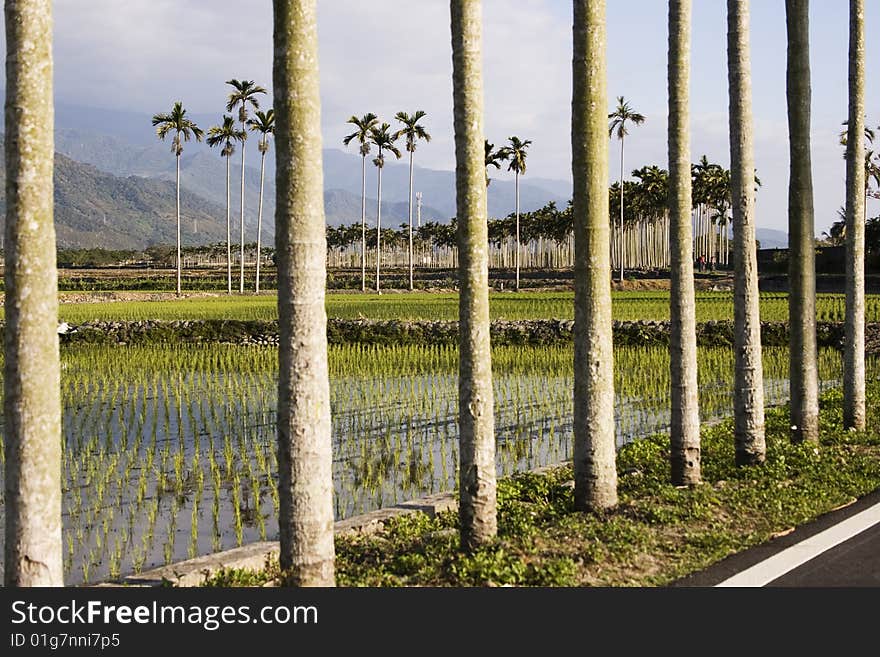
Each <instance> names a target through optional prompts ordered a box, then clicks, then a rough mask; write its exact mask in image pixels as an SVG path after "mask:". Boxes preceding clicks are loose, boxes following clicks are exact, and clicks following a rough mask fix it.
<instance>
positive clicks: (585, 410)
mask: <svg viewBox="0 0 880 657" xmlns="http://www.w3.org/2000/svg"><path fill="white" fill-rule="evenodd" d="M605 32H606V30H605V0H574V25H573V41H574V44H573V46H574V57H573V60H572V76H573V95H572V99H573V100H572V123H571V152H572V175H573V178H574V193H573V210H572V212H573V216H574V237H575V288H574V289H575V292H574V294H575V303H574V486H575V488H574V501H575V507H576V508H577V509H579V510H583V511H587V510H599V509H607V508H611V507H614V506H616V505H617V466H616V457H617V449H616V441H615V435H614V370H613V368H614V358H613V351H612V345H611V286H610V285H609V280H608V272H609V270H610V264H611V263H610V242H609V231H610V227H609V221H608V219H609V218H608V127H607V114H606V112H605V108H606V107H607V106H608V90H607V82H606V68H605V66H606V64H605V47H606V46H605Z"/></svg>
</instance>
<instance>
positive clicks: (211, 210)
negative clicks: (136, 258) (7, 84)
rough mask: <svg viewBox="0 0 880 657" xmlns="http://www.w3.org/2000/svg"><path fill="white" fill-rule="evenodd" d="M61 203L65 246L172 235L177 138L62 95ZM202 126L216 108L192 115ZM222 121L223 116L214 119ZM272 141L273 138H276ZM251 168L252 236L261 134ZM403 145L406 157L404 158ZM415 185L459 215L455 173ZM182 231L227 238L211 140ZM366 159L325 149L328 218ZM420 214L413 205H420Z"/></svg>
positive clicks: (422, 175) (502, 209)
mask: <svg viewBox="0 0 880 657" xmlns="http://www.w3.org/2000/svg"><path fill="white" fill-rule="evenodd" d="M55 118H56V124H55V148H56V151H57V152H58V155H57V156H56V170H55V187H56V189H55V201H56V211H55V212H56V227H57V239H58V244H59V246H61V247H95V246H102V247H105V248H117V249H121V248H145V247H147V246H150V245H151V244H158V243H165V244H169V243H173V242H174V238H175V236H174V228H175V227H174V223H175V222H174V178H175V158H174V155H173V154H172V153H171V150H170V143H165V142H160V141H159V140H158V139H156V137H155V132H154V129H153V127H152V125H151V121H150V116H149V115H146V114H138V113H135V112H120V111H115V110H106V109H93V108H83V107H78V106H73V105H66V104H63V103H56V113H55ZM193 120H194V121H196V123H198V124H199V125H200V126H201V127H202V128H203V129H206V128H207V127H208V126H209V125H210V123H211V122H212V118H211V117H210V116H201V115H193ZM214 122H216V121H214ZM272 146H274V144H272ZM246 155H247V158H246V166H245V194H246V197H245V202H246V205H245V235H246V240H248V241H253V240H255V239H256V225H257V206H258V199H259V194H260V154H259V152H258V150H257V148H256V139H254V137H253V136H252V137H251V139H250V140H249V141H248V142H247V149H246ZM406 155H407V154H406V153H404V158H406ZM418 155H419V153H418V151H416V153H415V158H416V160H415V161H416V165H415V167H414V180H415V184H414V190H415V191H419V192H421V193H422V198H423V203H422V206H421V221H422V222H427V221H439V222H448V221H449V219H450V218H451V217H453V216H454V215H455V212H456V209H455V172H454V171H443V170H436V169H428V168H423V167H420V166H418V164H417V162H418ZM370 159H371V158H370V157H369V156H368V159H367V202H366V203H367V206H366V207H367V210H366V215H367V223H368V226H369V225H372V226H375V221H376V196H375V184H376V173H375V171H376V169H375V167H374V166H373V165H372V164H371V161H370ZM180 164H181V178H180V180H181V188H182V194H181V213H182V217H183V219H182V221H181V230H182V240H183V243H184V244H204V243H213V242H220V241H225V239H226V207H225V204H226V162H225V161H224V159H223V158H222V157H220V155H219V153H218V151H216V150H213V149H210V148H208V147H207V146H206V145H205V144H204V143H197V142H195V141H189V142H186V143H185V144H184V151H183V154H182V156H181V163H180ZM274 165H275V162H274V152H273V151H272V149H271V147H270V151H269V154H268V155H267V157H266V158H265V169H266V170H265V178H264V188H263V227H264V228H263V230H264V232H263V240H264V243H266V244H270V243H271V242H272V240H273V239H274V212H275V207H274V206H275V185H274V175H275V171H274V169H275V166H274ZM361 166H362V160H361V157H360V156H359V155H358V154H356V153H354V152H345V151H342V150H339V149H334V148H326V149H324V151H323V168H324V187H325V193H324V205H325V214H326V218H327V223H328V224H329V225H340V224H350V223H359V222H360V219H361V180H362V170H361ZM240 176H241V155H240V151H239V152H236V153H235V154H234V155H233V156H232V158H231V161H230V190H229V193H230V205H231V209H230V214H231V222H232V234H233V241H237V240H236V236H237V235H238V230H239V228H238V226H239V217H240V193H239V186H240ZM408 191H409V166H408V161H406V160H405V159H404V160H401V161H399V162H398V161H394V160H390V159H386V164H385V167H384V169H383V174H382V199H383V201H382V224H383V226H386V227H398V226H400V225H401V224H405V223H406V222H407V219H408V202H407V195H408ZM570 198H571V183H569V182H567V181H562V180H553V179H547V178H540V177H530V176H522V177H521V179H520V208H521V210H522V211H524V212H526V211H530V210H534V209H537V208H539V207H542V206H543V205H545V204H546V203H548V202H549V201H554V202H556V204H557V205H558V206H560V207H565V205H566V204H567V203H568V200H569V199H570ZM513 209H514V183H513V182H512V181H508V180H499V179H496V180H493V181H492V183H491V185H490V186H489V189H488V210H489V216H491V217H503V216H506V215H507V214H509V213H511V212H513ZM413 221H414V223H415V221H416V209H415V208H414V209H413ZM758 239H759V240H760V241H761V245H762V247H765V248H767V247H769V248H772V247H774V246H785V245H786V244H787V236H786V235H785V233H782V232H780V231H769V230H761V229H758Z"/></svg>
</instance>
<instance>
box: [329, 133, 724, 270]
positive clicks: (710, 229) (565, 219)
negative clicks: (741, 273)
mask: <svg viewBox="0 0 880 657" xmlns="http://www.w3.org/2000/svg"><path fill="white" fill-rule="evenodd" d="M514 139H515V138H514ZM517 141H518V140H517ZM526 143H527V142H526ZM485 144H486V146H485V148H486V153H490V152H492V153H493V155H495V157H496V158H498V159H499V160H501V161H503V160H504V159H506V158H507V157H508V155H507V153H506V151H505V148H506V147H505V148H503V149H498V150H494V145H492V144H490V143H489V142H488V141H486V142H485ZM524 157H525V155H524V151H522V152H521V157H520V158H517V159H519V160H520V161H522V162H523V164H522V167H524V166H525V164H524ZM514 161H516V160H514ZM495 166H500V165H498V164H497V161H496V164H495ZM632 176H633V180H626V181H624V187H625V189H626V199H627V203H626V206H625V210H624V212H620V206H619V202H620V196H621V195H620V183H619V182H615V183H614V184H612V186H611V187H610V188H609V203H610V206H611V214H612V216H614V217H619V216H621V215H622V217H623V223H622V225H623V230H622V231H621V230H619V229H618V227H617V225H616V221H617V220H616V219H614V220H612V225H611V230H612V243H613V244H615V247H614V248H613V249H612V261H613V263H619V264H624V263H625V264H626V265H628V266H630V267H634V268H639V269H646V268H650V269H656V268H665V267H667V266H669V262H670V259H669V239H668V236H669V227H668V223H669V216H668V212H667V195H668V189H669V174H668V172H667V171H666V169H662V168H660V167H659V166H656V165H653V166H644V167H642V168H641V169H636V170H633V171H632ZM691 178H692V188H693V194H692V215H693V218H692V221H693V224H694V225H693V233H694V235H695V239H694V240H693V244H694V247H693V254H692V255H693V259H694V260H697V259H698V258H699V257H700V256H703V258H704V260H705V262H706V263H709V262H710V261H714V262H716V263H717V264H719V265H726V264H727V261H728V258H727V253H728V246H729V244H728V233H729V224H730V216H729V209H730V206H731V199H730V171H729V170H728V169H725V168H724V167H722V166H721V165H719V164H715V163H710V162H709V160H708V158H707V157H706V156H705V155H703V156H702V157H701V158H700V160H699V162H698V163H694V164H691ZM487 179H488V178H487ZM455 225H457V224H456V223H455V221H454V219H453V223H452V229H451V234H452V239H451V241H450V238H449V234H450V229H449V225H446V224H440V223H435V222H426V223H425V224H424V225H422V226H419V227H418V228H417V229H416V230H415V231H414V232H413V233H411V237H410V245H412V243H413V242H415V244H416V245H417V246H418V247H419V249H425V248H429V249H450V248H451V249H454V248H455V239H454V232H455V230H454V226H455ZM361 231H362V229H361V226H355V225H350V226H348V225H341V226H339V227H335V228H334V227H328V229H327V243H328V248H329V249H331V250H334V249H335V250H337V251H343V250H344V251H350V250H351V249H352V248H353V247H354V246H355V244H356V242H360V243H361V246H362V249H363V247H364V246H365V247H366V249H368V250H370V249H372V250H375V249H376V246H377V239H376V238H375V237H374V238H373V239H372V240H367V241H366V242H364V240H363V237H362V232H361ZM402 231H404V232H405V231H407V226H406V225H405V224H403V225H402ZM573 231H574V223H573V215H572V211H571V203H570V202H569V204H568V206H567V207H566V208H558V207H557V205H556V203H555V202H553V201H551V202H549V203H548V204H546V205H545V206H544V207H542V208H539V209H536V210H534V211H530V212H522V211H520V212H515V213H511V214H509V215H508V216H507V217H503V218H499V219H489V220H488V236H489V237H488V239H489V243H490V244H492V245H494V246H495V248H501V246H502V243H503V242H506V241H508V240H509V241H510V242H511V243H512V244H513V245H514V246H513V248H512V249H511V253H512V254H513V258H512V260H513V262H512V267H514V268H516V266H517V265H518V264H521V257H522V251H523V248H522V247H523V246H524V245H528V244H532V245H533V247H534V243H537V247H536V248H532V252H533V253H532V256H533V257H532V262H531V263H530V264H529V265H527V266H532V267H533V266H541V265H536V264H535V262H536V261H535V257H539V258H541V259H542V260H543V256H542V254H544V253H545V251H546V250H547V249H553V248H558V247H560V246H562V245H566V246H568V245H569V243H570V241H571V239H572V236H573V234H574V233H573ZM363 232H364V233H365V231H363ZM406 237H407V236H406V235H404V233H403V232H398V231H395V229H393V228H383V229H382V230H381V240H380V242H381V243H382V244H384V245H385V251H386V253H387V252H391V256H392V259H393V260H397V258H396V255H395V254H397V253H399V249H401V248H404V247H405V242H406V241H407V240H406ZM554 245H555V246H554ZM411 248H412V246H410V249H411ZM570 252H571V250H569V253H570ZM362 253H363V251H362ZM362 257H363V256H362ZM621 257H623V262H620V261H619V260H618V258H621ZM410 259H411V258H410ZM410 259H408V260H407V263H409V261H410ZM547 260H548V261H552V262H558V263H560V264H559V265H557V266H571V264H572V263H571V261H570V258H566V257H564V256H563V257H561V258H548V259H547ZM441 261H442V259H441V260H440V261H437V265H438V266H442V265H440V262H441ZM618 266H619V265H618Z"/></svg>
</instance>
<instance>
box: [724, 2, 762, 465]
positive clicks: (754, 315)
mask: <svg viewBox="0 0 880 657" xmlns="http://www.w3.org/2000/svg"><path fill="white" fill-rule="evenodd" d="M727 63H728V81H729V94H730V182H731V197H732V199H733V225H734V229H733V238H734V244H733V249H734V296H733V314H734V350H735V352H736V371H735V373H734V401H733V403H734V409H733V414H734V418H735V419H734V442H735V450H736V463H737V465H751V464H757V463H762V462H763V461H764V458H765V454H766V444H765V440H764V371H763V366H762V364H761V316H760V313H759V308H758V266H757V254H756V253H755V180H754V176H755V173H754V172H755V167H754V161H755V157H754V147H753V143H752V139H753V137H752V91H751V73H750V70H751V61H750V55H749V3H748V0H727Z"/></svg>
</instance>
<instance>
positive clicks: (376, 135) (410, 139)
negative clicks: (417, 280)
mask: <svg viewBox="0 0 880 657" xmlns="http://www.w3.org/2000/svg"><path fill="white" fill-rule="evenodd" d="M426 116H427V113H426V112H425V111H424V110H416V111H415V112H413V113H412V114H408V113H407V112H398V113H397V114H395V115H394V118H395V119H396V120H397V121H398V122H399V123H401V124H402V127H401V128H400V129H399V130H397V131H395V132H391V125H390V124H388V123H385V122H380V121H379V117H377V116H376V115H375V114H373V113H372V112H369V113H367V114H364V115H363V116H361V117H358V116H354V115H353V116H351V118H349V119H348V121H347V123H350V124H352V125H353V126H355V131H354V132H352V133H351V134H349V135H346V136H345V138H343V140H342V143H343V144H345V145H346V146H348V145H349V144H351V142H353V141H356V142H357V143H358V144H360V149H359V150H360V154H361V161H362V166H361V245H362V249H361V254H362V257H361V290H362V291H364V292H365V291H366V289H367V260H366V244H367V205H366V204H367V155H369V154H370V150H371V148H372V146H375V147H376V149H377V151H378V154H377V155H376V157H375V158H374V159H373V164H374V165H375V166H376V170H377V176H376V180H377V182H376V184H377V191H376V242H377V248H380V247H381V242H382V169H383V168H384V167H385V154H384V152H383V151H387V152H389V153H391V154H392V155H394V156H395V157H396V158H397V159H400V157H401V152H400V149H399V148H397V146H396V143H395V142H397V140H398V139H400V138H401V137H403V138H404V139H405V141H406V150H407V152H408V153H409V194H408V195H407V198H408V212H409V289H410V290H412V289H413V173H414V170H413V162H414V155H415V152H416V146H417V143H418V140H420V139H423V140H424V141H426V142H428V141H431V135H430V134H429V133H428V131H427V130H426V129H425V127H424V126H423V125H421V124H420V123H419V122H420V121H421V120H422V119H423V118H425V117H426ZM379 269H380V268H379V260H378V259H377V260H376V292H377V293H381V288H380V283H379Z"/></svg>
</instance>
